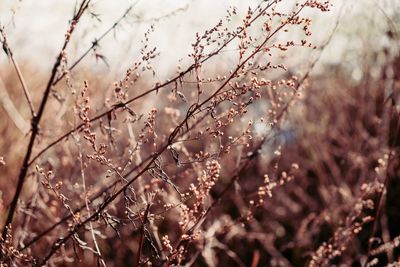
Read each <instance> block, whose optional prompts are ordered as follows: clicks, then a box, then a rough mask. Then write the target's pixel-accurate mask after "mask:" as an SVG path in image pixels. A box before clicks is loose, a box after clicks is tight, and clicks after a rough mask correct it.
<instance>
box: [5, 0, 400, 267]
mask: <svg viewBox="0 0 400 267" xmlns="http://www.w3.org/2000/svg"><path fill="white" fill-rule="evenodd" d="M280 2H281V1H263V2H261V3H260V5H259V6H258V7H257V8H255V9H249V10H248V12H247V14H246V15H245V16H244V17H242V18H240V19H237V18H238V17H239V15H237V14H236V10H235V9H234V8H232V9H230V10H229V12H228V15H227V17H225V18H223V19H222V20H221V21H220V22H218V23H216V26H215V27H213V28H212V29H209V30H208V31H206V32H204V33H197V34H195V39H194V43H193V46H192V47H193V52H192V54H191V55H189V59H190V62H191V64H190V65H188V66H186V67H185V66H179V67H177V68H176V70H174V74H173V75H172V76H171V77H170V78H169V79H168V80H165V81H159V80H157V75H155V74H156V73H153V72H154V69H155V68H154V64H156V63H154V62H156V58H157V56H158V51H157V47H152V46H151V45H150V44H149V39H151V38H152V31H153V28H150V29H149V30H148V32H146V34H145V36H144V38H143V47H142V50H141V51H140V53H141V55H140V58H138V59H137V61H136V62H134V63H133V64H132V66H131V67H130V68H129V69H128V70H127V71H126V73H125V75H124V76H123V77H121V78H120V79H119V80H118V81H116V82H114V83H112V85H111V86H109V85H108V84H110V81H109V80H107V77H99V76H98V75H95V74H92V73H82V72H79V71H76V70H75V66H77V65H79V64H80V63H81V59H80V56H79V55H78V56H76V58H77V59H78V60H76V61H74V58H75V57H74V56H71V55H69V53H68V51H69V50H68V45H69V43H70V41H71V38H72V39H73V38H74V31H75V29H76V28H77V27H84V26H85V25H81V24H80V19H81V17H83V16H85V15H86V12H88V11H89V10H90V7H91V5H90V4H91V3H90V0H83V1H82V2H81V4H80V5H78V7H77V8H76V11H75V14H74V18H73V19H72V20H71V24H70V26H69V28H68V31H67V33H66V34H65V41H64V45H63V47H62V49H61V50H60V53H59V56H58V57H57V60H56V62H55V63H54V67H53V69H52V71H51V74H50V77H48V76H47V75H46V74H44V73H38V72H37V71H36V70H35V69H34V68H32V67H30V66H29V64H21V67H19V65H18V62H16V61H15V58H13V52H15V51H14V50H13V48H12V47H10V46H9V44H8V42H7V34H11V33H10V32H8V31H7V28H2V32H1V39H0V40H1V42H2V44H3V47H4V51H5V52H6V54H7V56H8V57H9V58H10V65H9V66H1V67H0V68H1V78H2V79H3V80H2V82H0V90H1V98H2V102H1V104H2V108H1V109H0V116H1V118H4V119H3V120H2V121H1V123H0V131H1V137H2V138H1V139H0V147H1V149H0V168H1V177H2V179H0V189H1V193H2V195H1V200H2V202H1V206H0V207H1V215H0V221H1V223H2V225H4V229H3V235H2V239H1V262H2V266H30V265H32V266H41V265H49V266H72V265H74V266H97V265H101V266H141V265H149V266H152V265H154V266H192V265H193V266H254V267H255V266H339V265H340V266H383V265H385V264H386V265H387V264H390V266H396V264H399V263H398V261H399V256H400V254H399V250H398V248H397V247H398V246H399V236H400V231H399V230H398V227H397V225H398V223H399V222H400V216H399V215H398V214H399V212H398V211H399V208H400V207H399V205H398V201H397V200H396V196H397V195H398V193H399V190H400V186H399V181H398V179H399V169H400V168H399V166H400V162H399V155H398V153H399V142H400V134H399V128H400V126H399V106H398V104H397V103H398V101H399V99H398V98H399V89H400V77H399V75H398V73H400V57H399V54H398V53H399V51H398V50H397V48H395V47H394V46H391V49H386V50H384V51H369V50H366V51H365V54H364V55H367V56H365V57H364V58H363V60H362V64H363V65H362V75H361V78H360V79H358V80H355V79H354V77H353V76H352V75H351V74H349V72H348V71H346V68H345V66H342V65H338V66H323V68H324V69H323V71H320V72H319V73H320V74H319V75H311V73H312V71H313V68H314V67H315V63H316V62H317V60H318V59H319V55H320V53H322V52H323V51H324V49H325V45H324V44H322V45H320V46H318V45H316V44H313V43H311V42H310V41H309V38H310V35H311V34H312V33H311V28H312V20H311V19H310V18H308V17H303V12H307V10H310V9H311V10H317V11H319V12H321V13H325V12H327V11H329V8H330V6H331V5H330V3H329V1H326V2H325V1H310V0H308V1H307V0H305V1H299V4H298V5H294V9H293V10H292V11H288V13H280V12H277V10H279V7H280V4H281V3H280ZM129 12H130V9H128V10H127V13H125V14H123V16H122V17H121V20H119V21H117V24H118V23H120V22H121V21H122V20H123V19H125V17H126V16H127V15H128V14H129ZM232 18H235V19H232ZM231 19H232V20H231ZM238 21H239V22H240V25H232V23H236V22H238ZM0 26H1V25H0ZM113 27H115V26H113ZM113 27H111V28H110V31H107V32H106V34H108V33H109V32H111V31H112V29H113ZM231 28H232V29H234V30H230V29H231ZM286 32H288V34H286ZM299 32H301V35H290V34H291V33H299ZM281 33H284V34H282V35H280V34H281ZM314 34H318V32H316V33H314ZM332 34H334V32H333V33H332ZM278 35H279V38H277V36H278ZM290 36H299V39H293V37H290ZM382 36H384V33H382ZM385 38H387V39H388V42H389V43H391V44H395V43H397V42H398V41H399V38H398V36H397V35H396V34H395V32H391V31H390V32H388V33H387V35H386V36H385ZM98 41H99V42H100V41H101V39H98ZM327 41H328V42H329V40H327ZM96 45H97V44H94V46H92V47H90V48H89V50H88V52H86V53H85V54H83V57H85V56H86V55H87V54H89V53H90V52H93V51H92V50H93V48H95V46H96ZM232 48H233V49H232ZM225 50H228V51H231V53H232V54H233V56H234V57H235V58H236V59H237V62H236V64H235V65H233V66H229V68H228V67H227V68H221V69H215V68H214V64H215V62H219V60H223V57H222V56H221V53H220V52H221V51H222V52H224V51H225ZM302 50H313V51H314V54H315V61H311V63H309V62H306V63H307V64H304V65H305V66H302V67H300V66H290V68H289V67H288V66H289V65H290V63H291V62H290V58H289V59H288V58H285V56H287V55H288V53H289V52H291V51H302ZM232 51H233V52H232ZM314 54H313V55H314ZM378 57H379V58H380V63H379V65H378V64H377V63H376V58H378ZM75 63H76V64H75ZM116 71H120V70H116ZM33 74H34V75H33ZM43 89H44V90H43ZM24 118H30V120H29V121H28V120H26V119H24ZM27 129H30V131H29V132H28V131H27Z"/></svg>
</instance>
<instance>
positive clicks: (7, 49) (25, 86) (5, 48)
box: [0, 25, 36, 118]
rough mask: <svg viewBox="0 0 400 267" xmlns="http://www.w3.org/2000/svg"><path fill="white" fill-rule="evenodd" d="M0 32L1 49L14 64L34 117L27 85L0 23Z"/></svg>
mask: <svg viewBox="0 0 400 267" xmlns="http://www.w3.org/2000/svg"><path fill="white" fill-rule="evenodd" d="M0 34H1V36H2V39H3V40H0V42H2V43H3V50H4V52H5V53H6V54H7V56H8V57H9V58H10V59H11V62H12V63H13V65H14V68H15V72H16V73H17V76H18V80H19V81H20V83H21V85H22V90H23V91H24V95H25V98H26V101H27V102H28V105H29V109H30V111H31V115H32V118H33V117H35V115H36V114H35V108H34V107H33V103H32V98H31V95H30V94H29V89H28V86H27V85H26V82H25V79H24V76H23V75H22V72H21V69H20V68H19V65H18V63H17V61H16V60H15V58H14V54H13V52H12V51H11V48H10V46H9V45H8V42H7V38H6V34H5V32H4V29H3V28H2V27H1V25H0Z"/></svg>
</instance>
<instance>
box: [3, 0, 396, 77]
mask: <svg viewBox="0 0 400 267" xmlns="http://www.w3.org/2000/svg"><path fill="white" fill-rule="evenodd" d="M342 1H343V0H334V1H332V3H333V4H334V6H333V8H332V11H331V12H330V13H328V14H323V15H322V16H321V15H318V16H315V14H310V15H311V16H312V17H313V19H314V21H315V26H313V27H314V36H313V37H312V38H314V40H316V42H317V43H318V42H322V41H323V40H325V39H326V38H327V36H328V35H329V33H330V32H331V30H332V28H333V27H334V25H335V22H336V18H337V17H338V15H339V14H338V13H339V12H338V11H339V9H340V7H341V5H342V3H343V2H342ZM345 1H346V2H345V3H346V7H345V9H346V10H345V14H344V15H345V16H344V19H343V21H342V25H341V27H340V31H339V32H341V33H339V34H337V36H336V37H335V38H334V40H332V45H331V46H330V47H329V48H328V52H326V53H325V54H326V55H324V57H323V61H327V62H337V61H338V60H339V59H340V58H341V57H342V56H343V55H342V54H343V52H344V51H345V50H346V49H347V48H348V47H349V45H350V46H351V45H354V46H360V45H362V44H360V42H359V41H358V40H357V37H356V36H352V35H351V34H350V35H349V34H348V35H346V30H347V31H351V29H350V28H352V27H353V28H354V27H355V26H357V27H358V28H362V27H361V26H362V23H363V22H364V20H354V18H356V17H357V18H360V16H361V18H363V17H362V15H363V14H364V13H365V14H366V16H364V18H366V17H369V18H370V21H368V20H365V23H370V24H371V23H372V24H373V23H374V19H375V18H374V17H377V16H378V15H379V14H378V13H380V12H379V11H378V10H376V9H375V11H374V12H375V13H377V14H375V15H372V14H371V9H370V8H368V7H367V3H370V4H371V3H372V4H376V2H379V5H380V6H381V7H382V9H384V10H385V11H386V12H389V13H390V12H393V10H392V8H391V5H393V3H395V2H396V1H395V0H345ZM293 2H294V1H292V0H285V1H283V4H285V3H287V5H292V4H293ZM93 3H94V6H93V9H92V10H93V11H94V12H95V13H96V14H99V15H100V19H101V20H102V21H101V23H99V22H97V21H96V20H95V19H90V18H88V17H85V19H84V20H83V21H82V23H81V24H80V25H79V30H78V31H77V32H76V33H75V35H74V37H75V38H74V39H73V40H74V41H73V42H72V43H71V46H70V47H69V49H70V50H69V51H70V54H72V55H75V56H76V55H79V54H80V53H81V51H84V50H85V49H86V48H87V47H89V46H90V44H91V42H92V41H93V39H94V38H95V37H96V36H99V35H101V33H103V32H104V30H105V29H107V28H108V27H110V25H112V24H113V22H114V21H115V20H116V19H117V18H118V17H120V16H121V14H123V13H124V10H125V9H126V8H127V6H129V5H131V4H135V3H136V4H135V6H134V8H133V11H132V12H131V15H130V16H129V18H128V19H127V20H126V22H125V23H124V24H123V27H121V28H120V29H119V30H118V31H117V32H116V33H117V34H116V39H114V38H113V35H112V34H111V35H109V36H108V37H107V38H106V39H105V40H104V41H103V42H102V43H101V50H100V52H102V53H103V54H104V55H105V56H107V58H108V60H109V63H110V65H111V68H112V69H113V68H115V67H117V68H120V70H121V71H123V70H124V69H126V68H127V67H128V66H129V65H130V62H132V61H133V60H135V58H136V57H137V56H138V49H139V47H140V40H141V39H142V38H143V34H144V32H145V31H146V30H147V29H148V28H149V27H150V25H151V24H154V25H155V29H156V30H155V32H154V33H153V34H152V35H151V38H152V39H151V40H152V41H153V43H154V44H156V45H157V49H158V51H160V52H161V57H160V61H161V62H162V64H159V65H158V66H157V67H158V68H159V71H161V72H163V71H168V70H169V69H170V68H171V67H172V66H176V65H177V64H178V63H177V62H178V60H179V59H180V58H185V57H186V55H187V54H188V52H190V49H191V46H190V45H191V43H192V42H193V40H194V34H195V33H196V32H197V31H199V32H204V30H206V29H209V28H210V27H212V26H213V25H215V23H216V22H217V21H218V20H219V19H220V18H223V17H224V16H225V14H226V10H227V8H229V6H236V7H237V8H238V10H239V12H240V11H242V12H244V11H245V10H246V8H247V7H248V6H249V5H252V6H254V5H255V4H257V3H258V1H255V0H246V1H245V0H235V1H233V0H231V1H228V0H139V1H132V0H119V1H111V0H97V1H93ZM74 4H75V1H66V0H64V1H62V0H57V1H54V0H41V1H33V0H21V1H15V0H1V1H0V23H1V25H2V26H5V29H6V32H7V34H8V41H9V43H10V46H11V47H12V49H13V51H14V54H15V56H16V58H17V59H18V60H19V61H20V62H21V61H30V62H35V65H36V66H37V67H39V68H44V69H48V68H50V67H51V65H52V64H53V61H54V60H53V59H54V58H55V56H56V54H57V53H58V51H59V49H60V46H61V43H62V41H63V38H64V36H63V35H64V33H65V30H66V28H67V25H68V20H69V19H70V18H71V15H72V11H73V7H74ZM360 14H361V15H360ZM365 14H364V15H365ZM352 16H353V17H352ZM160 17H161V19H157V18H160ZM380 17H382V14H380ZM354 23H357V24H359V25H357V24H354ZM367 26H368V27H367V28H371V27H372V26H373V25H367ZM357 27H355V28H357ZM343 32H345V34H343ZM350 38H353V39H355V40H354V43H353V44H349V39H350ZM78 40H79V41H78ZM355 48H356V47H355ZM5 62H6V58H5V55H4V53H3V54H1V53H0V64H4V63H5ZM94 63H95V60H94V58H93V57H89V58H87V59H86V60H85V61H84V62H83V64H91V65H90V66H93V68H94V69H95V70H97V68H100V70H101V69H102V68H105V66H104V65H102V64H97V65H96V64H94Z"/></svg>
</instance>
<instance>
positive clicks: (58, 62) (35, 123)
mask: <svg viewBox="0 0 400 267" xmlns="http://www.w3.org/2000/svg"><path fill="white" fill-rule="evenodd" d="M89 3H90V0H83V1H82V3H81V5H80V8H79V10H78V11H77V13H76V14H75V15H74V17H73V19H72V21H71V24H70V27H69V30H68V32H67V34H66V37H65V40H64V44H63V46H62V48H61V51H60V53H59V55H58V57H57V59H56V62H55V63H54V65H53V69H52V71H51V75H50V78H49V81H48V83H47V86H46V89H45V91H44V93H43V97H42V101H41V103H40V106H39V110H38V113H37V115H35V116H34V117H33V118H32V129H31V130H32V133H31V137H30V140H29V144H28V148H27V150H26V154H25V157H24V161H23V163H22V167H21V170H20V173H19V176H18V181H17V187H16V189H15V193H14V197H13V198H12V201H11V204H10V209H9V212H8V215H7V219H6V222H5V224H4V228H3V233H2V238H3V240H5V237H6V235H7V229H8V227H9V225H10V224H11V222H12V220H13V217H14V213H15V210H16V207H17V203H18V200H19V197H20V195H21V192H22V188H23V185H24V183H25V177H26V174H27V172H28V168H29V161H30V157H31V154H32V150H33V147H34V144H35V140H36V137H37V135H38V133H39V123H40V120H41V118H42V116H43V113H44V109H45V107H46V104H47V101H48V99H49V95H50V92H51V88H52V83H53V81H54V79H55V77H56V75H57V71H58V67H59V66H60V65H61V61H62V59H63V57H64V51H65V49H66V48H67V45H68V43H69V41H70V36H71V34H72V32H73V31H74V29H75V27H76V24H77V23H78V21H79V19H80V17H81V16H82V15H83V13H84V12H85V10H86V9H87V8H88V5H89ZM2 258H3V254H2V253H1V254H0V259H2Z"/></svg>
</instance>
